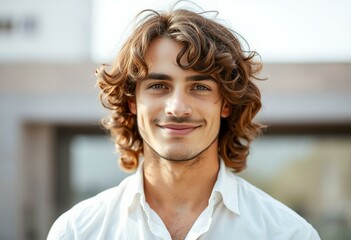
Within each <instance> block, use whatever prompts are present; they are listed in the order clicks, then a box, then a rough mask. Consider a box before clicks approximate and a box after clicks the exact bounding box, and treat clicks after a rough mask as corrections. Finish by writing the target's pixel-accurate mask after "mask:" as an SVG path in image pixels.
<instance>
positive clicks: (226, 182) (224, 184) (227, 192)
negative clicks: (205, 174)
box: [212, 159, 240, 215]
mask: <svg viewBox="0 0 351 240" xmlns="http://www.w3.org/2000/svg"><path fill="white" fill-rule="evenodd" d="M219 162H220V167H219V172H218V176H217V181H216V183H215V185H214V187H213V191H212V194H215V193H219V194H220V195H221V197H222V199H223V203H224V205H225V206H226V207H227V208H228V209H229V210H230V211H232V212H233V213H236V214H239V215H240V210H239V197H238V183H237V180H236V176H235V174H234V173H233V171H232V170H231V168H229V167H226V166H225V163H224V161H223V160H222V159H221V160H220V161H219Z"/></svg>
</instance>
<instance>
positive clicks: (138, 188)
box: [125, 160, 144, 208]
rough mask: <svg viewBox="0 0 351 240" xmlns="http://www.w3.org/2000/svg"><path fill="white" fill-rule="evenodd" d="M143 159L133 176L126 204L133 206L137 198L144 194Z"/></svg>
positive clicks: (127, 192)
mask: <svg viewBox="0 0 351 240" xmlns="http://www.w3.org/2000/svg"><path fill="white" fill-rule="evenodd" d="M143 175H144V174H143V161H142V160H141V161H140V163H139V166H138V168H137V170H136V172H135V173H134V174H133V175H132V176H131V178H130V182H129V184H128V188H127V190H126V194H125V197H126V198H125V200H126V205H125V206H128V208H129V207H131V206H132V204H133V203H134V202H135V200H136V198H138V197H140V196H141V195H143V194H144V179H143Z"/></svg>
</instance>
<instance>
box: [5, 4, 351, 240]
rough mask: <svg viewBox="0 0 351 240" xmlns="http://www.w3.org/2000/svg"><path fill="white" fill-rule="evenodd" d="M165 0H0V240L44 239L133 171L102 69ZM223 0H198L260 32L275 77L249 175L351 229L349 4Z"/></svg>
mask: <svg viewBox="0 0 351 240" xmlns="http://www.w3.org/2000/svg"><path fill="white" fill-rule="evenodd" d="M156 2H157V1H144V2H143V1H137V0H130V1H112V0H101V1H98V0H76V1H69V0H61V1H55V0H50V1H44V0H34V1H24V0H11V1H10V0H0V239H1V240H3V239H4V240H12V239H16V240H17V239H29V240H31V239H33V240H35V239H45V238H46V235H47V233H48V231H49V228H50V226H51V225H52V223H53V221H54V220H55V219H56V218H57V217H58V216H59V214H61V213H62V212H63V211H65V210H67V209H68V208H69V207H71V206H72V205H73V204H74V203H76V202H78V201H80V200H82V199H84V198H87V197H89V196H93V195H95V194H96V193H97V192H100V191H102V190H103V189H106V188H108V187H112V186H115V185H117V184H118V183H119V182H120V181H121V179H123V178H124V177H125V176H127V174H125V173H122V172H121V171H120V170H119V169H118V165H117V162H116V159H117V153H114V147H113V143H112V141H111V140H110V139H109V137H108V135H107V134H106V133H105V132H104V131H103V130H102V129H101V127H100V124H99V121H100V119H101V117H102V116H103V115H104V114H105V113H106V112H104V110H103V109H102V107H101V106H100V104H99V98H98V89H97V88H96V87H95V81H96V80H95V76H94V71H95V68H97V67H98V66H99V65H100V64H101V63H109V62H110V61H111V56H113V55H114V54H115V51H116V49H118V43H119V42H120V41H121V39H123V36H125V35H126V34H125V32H124V31H125V30H124V29H126V28H127V26H128V23H129V22H130V20H131V19H132V16H134V15H135V14H136V13H137V12H138V11H139V10H141V9H143V8H144V7H153V5H155V4H156ZM195 2H196V1H195ZM217 2H219V1H217ZM217 2H216V1H213V0H208V1H201V5H202V6H203V7H204V8H205V9H216V10H219V11H220V15H219V17H221V18H223V19H230V25H232V27H234V28H235V29H236V30H237V31H238V32H239V33H242V35H243V36H244V37H245V38H246V36H247V40H248V41H249V43H252V42H253V45H252V47H253V48H254V49H255V50H257V51H258V52H260V53H261V55H262V59H263V61H264V63H265V65H264V69H263V72H262V76H269V80H267V81H262V82H259V83H258V84H259V86H260V88H261V89H262V95H263V109H262V112H261V113H260V115H259V116H258V118H257V120H259V121H261V122H263V123H265V124H267V125H268V126H269V127H268V129H267V131H266V132H265V134H264V135H263V136H262V137H259V138H258V139H257V141H255V143H254V144H253V146H252V148H251V155H250V159H249V165H248V169H247V170H245V171H244V172H243V173H242V174H241V175H242V176H243V177H245V178H247V179H248V180H249V181H251V182H252V183H254V184H255V185H257V186H259V187H260V188H262V189H263V190H264V191H266V192H268V193H269V194H271V195H273V196H274V197H275V198H277V199H279V200H280V201H282V202H284V203H285V204H286V205H288V206H290V207H291V208H293V209H294V210H295V211H297V212H298V213H299V214H301V215H302V216H303V217H305V218H306V219H308V220H309V221H310V222H311V223H312V224H313V225H314V226H315V227H316V228H317V230H318V231H319V233H320V235H321V237H322V239H333V240H334V239H351V189H350V183H351V175H350V172H351V106H350V105H351V79H350V78H351V47H350V44H349V43H350V42H351V32H350V29H349V25H350V22H351V18H350V15H349V14H348V13H347V11H348V9H350V3H348V2H347V1H346V0H336V1H328V0H323V1H316V0H309V1H302V0H298V1H291V2H288V1H279V2H278V1H273V0H270V1H264V3H263V2H261V1H259V0H251V1H243V0H237V1H231V2H230V3H229V1H224V2H223V3H222V4H221V5H219V3H217ZM244 23H245V24H246V25H245V24H244ZM243 24H244V25H243ZM345 43H346V44H345Z"/></svg>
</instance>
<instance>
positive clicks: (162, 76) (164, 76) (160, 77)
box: [146, 73, 214, 81]
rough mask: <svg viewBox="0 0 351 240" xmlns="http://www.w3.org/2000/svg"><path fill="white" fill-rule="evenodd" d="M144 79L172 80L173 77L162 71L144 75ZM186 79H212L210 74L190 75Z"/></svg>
mask: <svg viewBox="0 0 351 240" xmlns="http://www.w3.org/2000/svg"><path fill="white" fill-rule="evenodd" d="M146 79H154V80H173V78H172V77H171V76H169V75H167V74H163V73H150V74H149V75H147V76H146ZM185 80H186V81H203V80H212V81H214V79H213V77H211V76H210V75H204V74H199V75H191V76H188V77H186V78H185Z"/></svg>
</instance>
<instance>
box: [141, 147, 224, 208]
mask: <svg viewBox="0 0 351 240" xmlns="http://www.w3.org/2000/svg"><path fill="white" fill-rule="evenodd" d="M218 170H219V161H218V154H217V153H215V154H212V155H208V154H207V155H206V156H199V157H197V158H196V159H193V160H189V161H185V162H174V161H168V160H164V159H161V158H158V159H154V158H153V157H151V158H148V156H147V155H145V160H144V189H145V197H146V200H147V202H148V203H149V204H150V206H151V207H152V208H153V209H154V210H156V211H157V210H161V209H164V210H165V211H169V210H170V209H175V210H176V209H179V208H182V209H184V208H186V209H188V210H191V209H195V208H197V207H198V208H201V209H202V210H203V209H204V208H205V207H206V206H207V203H208V199H209V197H210V195H211V192H212V189H213V186H214V184H215V182H216V179H217V174H218ZM199 203H201V204H199Z"/></svg>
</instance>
